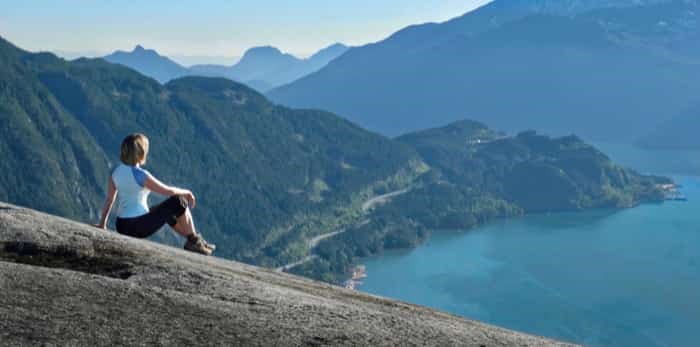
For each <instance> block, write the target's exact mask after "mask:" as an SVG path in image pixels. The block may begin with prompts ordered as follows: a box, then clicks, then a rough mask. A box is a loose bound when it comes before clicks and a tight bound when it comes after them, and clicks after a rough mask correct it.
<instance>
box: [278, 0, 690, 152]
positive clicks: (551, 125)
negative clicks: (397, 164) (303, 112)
mask: <svg viewBox="0 0 700 347" xmlns="http://www.w3.org/2000/svg"><path fill="white" fill-rule="evenodd" d="M513 3H515V4H517V3H518V2H514V1H511V2H506V1H496V2H493V3H490V4H488V5H485V6H483V7H482V8H479V9H477V10H475V11H472V12H469V13H467V14H465V15H464V16H461V17H457V18H455V19H452V20H450V21H447V22H444V23H432V24H425V25H422V26H421V25H417V26H411V27H408V28H405V29H403V30H400V31H398V32H397V33H395V34H393V35H391V36H390V37H389V38H387V39H385V40H383V41H380V42H377V43H373V44H369V45H366V46H362V47H356V48H352V49H350V50H349V51H348V52H347V53H346V54H344V55H343V56H341V57H340V58H338V59H336V60H334V61H332V62H331V63H329V64H328V65H327V66H325V67H324V68H323V69H321V70H319V71H317V72H316V73H314V74H311V75H308V76H306V77H304V78H301V79H299V80H297V81H295V82H293V83H291V84H289V85H285V86H282V87H278V88H275V89H273V90H271V91H270V92H268V93H267V95H268V97H270V98H271V99H272V100H274V101H275V102H279V103H282V104H287V105H291V106H295V107H304V108H308V107H313V108H323V109H328V110H332V111H334V112H336V113H337V114H340V115H342V116H344V117H346V118H348V119H351V120H353V121H355V122H357V123H358V124H360V125H362V126H364V127H366V128H368V129H370V130H373V131H377V132H380V133H383V134H385V135H390V136H396V135H399V134H402V133H406V132H410V131H413V130H418V129H423V128H429V127H434V126H438V125H440V124H445V123H449V122H450V121H452V120H456V119H459V118H464V115H474V116H472V117H469V118H476V119H477V120H480V121H484V122H487V123H489V125H491V126H494V127H496V128H498V129H503V130H506V131H509V132H515V131H519V130H521V129H523V128H537V129H540V130H542V131H545V132H547V133H550V134H553V135H564V134H568V133H571V132H573V131H574V130H575V131H576V132H577V133H578V134H580V135H582V136H585V137H587V138H590V139H596V140H606V139H607V140H611V139H615V140H622V141H631V140H634V139H636V138H637V137H638V136H640V135H641V134H644V133H646V132H648V131H649V130H650V129H653V128H654V127H655V126H656V125H658V124H659V123H661V122H663V121H664V120H665V118H666V117H668V116H667V115H668V114H672V113H675V112H678V111H680V110H682V109H684V108H686V107H687V106H688V104H689V103H690V102H694V101H695V99H696V98H695V97H693V96H692V95H691V93H689V92H688V91H689V90H691V89H693V88H694V87H695V86H696V85H697V86H698V87H700V85H698V80H699V78H700V76H697V69H696V68H695V66H696V65H697V64H698V63H700V50H697V49H693V48H692V47H695V46H696V45H693V44H692V42H696V40H695V38H697V37H700V27H698V25H697V20H698V19H697V15H696V14H695V13H697V11H696V9H697V1H694V0H693V1H674V0H669V1H659V2H657V1H652V2H644V3H643V6H642V5H639V6H631V7H625V8H623V9H620V8H615V7H603V8H596V9H592V10H587V11H584V12H581V13H577V14H576V15H573V16H569V15H553V14H548V13H541V12H538V11H534V12H532V11H530V12H528V11H526V10H521V8H520V7H517V6H516V7H512V8H510V7H507V6H505V5H504V4H513ZM523 3H524V2H523ZM627 3H629V4H632V3H633V2H627ZM523 8H525V9H527V6H525V7H523ZM499 18H500V19H499ZM501 19H502V20H501ZM525 33H527V36H525ZM553 38H555V39H556V41H552V39H553ZM543 45H544V46H543ZM642 72H643V73H642ZM397 86H400V88H398V87H397ZM533 86H534V87H536V88H533ZM688 86H693V88H689V87H688ZM341 91H342V92H341ZM504 100H507V102H503V101H504ZM640 100H641V101H640ZM642 104H643V105H642ZM621 128H624V129H626V130H627V131H624V132H620V131H616V130H615V129H621Z"/></svg>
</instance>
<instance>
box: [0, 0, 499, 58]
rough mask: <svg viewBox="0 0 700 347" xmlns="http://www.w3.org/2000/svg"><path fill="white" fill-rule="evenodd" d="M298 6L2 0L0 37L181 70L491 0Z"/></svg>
mask: <svg viewBox="0 0 700 347" xmlns="http://www.w3.org/2000/svg"><path fill="white" fill-rule="evenodd" d="M302 2H303V4H300V3H295V4H278V3H273V2H271V1H265V0H263V1H258V2H256V3H254V4H240V3H232V2H226V1H223V0H210V1H206V2H204V4H202V3H197V4H196V5H194V4H185V3H184V2H181V1H176V2H166V1H165V0H154V1H149V2H148V3H144V4H140V3H139V4H138V6H136V5H134V4H128V5H125V4H123V3H114V2H109V1H106V0H98V1H90V0H57V1H53V2H52V3H51V4H50V5H47V4H46V3H40V2H37V1H27V2H21V3H18V2H11V3H10V1H9V0H0V4H2V5H4V6H3V8H4V9H5V10H4V11H3V12H2V13H0V36H3V37H5V38H6V39H8V40H10V41H11V42H13V43H15V44H17V45H19V46H20V47H21V48H23V49H27V50H30V51H51V52H55V53H57V54H59V55H61V56H64V57H67V58H73V57H78V56H88V57H91V56H93V57H94V56H102V55H106V54H109V53H111V52H113V51H115V50H124V51H131V50H132V49H133V48H134V47H135V46H136V45H137V44H140V45H142V46H144V47H145V48H149V49H155V50H156V51H158V52H159V53H160V54H162V55H165V56H168V57H170V58H172V59H173V60H175V61H177V62H178V63H180V64H183V65H192V64H212V63H216V64H233V63H235V62H236V61H237V60H238V59H239V58H240V57H241V56H242V55H243V53H244V52H245V50H247V49H248V48H251V47H255V46H264V45H271V46H275V47H277V48H279V49H280V50H282V51H284V52H286V53H290V54H294V55H295V56H298V57H308V56H309V55H311V54H313V53H314V52H316V51H318V50H319V49H322V48H324V47H326V46H328V45H331V44H333V43H336V42H340V43H343V44H346V45H350V46H356V45H363V44H367V43H371V42H376V41H380V40H382V39H384V38H386V37H387V36H389V35H391V34H392V33H394V32H396V31H398V30H400V29H401V28H404V27H406V26H408V25H412V24H419V23H425V22H442V21H445V20H449V19H451V18H454V17H457V16H460V15H462V14H464V13H466V12H469V11H471V10H473V9H474V8H477V7H478V6H481V5H483V4H485V3H488V2H489V0H466V1H458V0H447V1H443V2H442V3H441V4H439V5H434V4H428V3H424V2H421V1H418V0H408V1H401V2H399V1H398V0H385V1H383V2H382V3H381V4H377V3H375V2H372V3H371V4H372V6H369V3H363V2H358V1H352V2H351V1H343V2H334V3H333V4H328V3H325V2H321V1H319V0H303V1H302ZM76 7H79V8H76ZM86 29H89V30H86ZM47 33H50V35H47Z"/></svg>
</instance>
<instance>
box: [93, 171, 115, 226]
mask: <svg viewBox="0 0 700 347" xmlns="http://www.w3.org/2000/svg"><path fill="white" fill-rule="evenodd" d="M116 197H117V187H116V186H115V185H114V181H113V180H112V177H110V178H109V187H108V188H107V198H106V199H105V204H104V206H103V207H102V218H100V223H99V224H96V225H95V226H96V227H98V228H100V229H105V228H106V227H107V220H109V213H110V212H111V211H112V206H113V205H114V199H115V198H116Z"/></svg>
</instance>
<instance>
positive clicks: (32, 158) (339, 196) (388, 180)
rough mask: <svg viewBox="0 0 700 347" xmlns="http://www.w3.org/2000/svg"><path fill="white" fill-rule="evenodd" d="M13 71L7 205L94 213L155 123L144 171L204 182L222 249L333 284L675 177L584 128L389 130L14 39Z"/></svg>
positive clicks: (7, 117)
mask: <svg viewBox="0 0 700 347" xmlns="http://www.w3.org/2000/svg"><path fill="white" fill-rule="evenodd" d="M0 71H2V75H0V117H1V118H0V135H2V136H1V137H0V154H2V157H3V159H4V160H3V161H2V162H0V200H1V201H8V202H11V203H15V204H20V205H24V206H28V207H32V208H36V209H39V210H42V211H45V212H50V213H55V214H58V215H61V216H65V217H68V218H72V219H76V220H79V221H83V222H91V221H95V220H96V218H97V217H98V216H97V214H98V213H99V212H98V208H99V207H100V206H101V203H102V199H103V198H104V194H105V191H104V190H105V189H106V187H107V181H108V176H109V174H110V172H111V169H112V168H114V167H115V165H116V164H117V163H118V148H119V144H120V142H121V140H122V138H123V137H124V136H125V135H126V134H129V133H131V132H144V133H146V134H148V136H149V137H150V139H151V148H152V150H151V154H150V157H149V162H148V164H147V166H146V168H147V169H149V170H150V171H151V172H152V173H154V174H155V175H156V176H157V177H159V178H160V179H162V180H163V181H165V182H167V183H171V184H175V185H179V186H184V187H187V188H191V189H192V190H193V191H194V192H195V194H196V195H197V196H198V204H197V208H196V209H195V210H194V214H195V217H196V220H197V225H198V226H199V228H200V230H201V231H202V232H204V233H205V234H206V235H207V238H208V239H211V241H213V242H215V243H217V244H218V245H219V247H218V249H217V255H219V256H221V257H225V258H230V259H235V260H241V261H245V262H248V263H253V264H258V265H263V266H268V267H281V268H283V269H286V270H291V271H294V272H297V273H300V274H304V275H307V276H312V277H316V278H321V279H323V280H326V281H329V282H339V281H340V279H342V278H343V277H344V276H346V275H347V273H348V271H349V269H350V267H351V266H352V264H353V263H354V262H355V261H356V259H357V257H362V256H366V255H370V254H375V253H377V252H380V251H381V250H382V249H384V248H397V247H410V246H414V245H416V244H418V243H419V242H421V241H422V240H424V239H425V238H426V237H427V235H428V230H431V229H441V228H470V227H473V226H475V225H478V224H480V223H483V222H486V221H490V220H493V219H495V218H499V217H508V216H514V215H520V214H523V213H528V212H544V211H560V210H566V211H569V210H580V209H585V208H593V207H627V206H632V205H634V204H636V203H638V202H642V201H659V200H661V199H663V192H662V190H661V189H660V188H659V187H657V184H658V183H665V182H668V181H667V180H665V179H662V178H656V177H646V176H641V175H639V174H637V173H635V172H632V171H630V170H625V169H622V168H619V167H617V166H615V165H614V164H613V163H612V162H611V161H610V159H608V158H607V157H606V156H605V155H603V154H602V153H600V152H599V151H597V150H595V149H594V148H593V147H591V146H589V145H587V144H585V143H583V141H581V140H580V139H579V138H577V137H574V136H571V137H566V138H559V139H551V138H549V137H545V136H539V135H537V134H535V133H534V132H525V133H521V134H519V135H518V136H515V137H507V136H505V135H503V134H501V133H498V132H494V131H492V130H490V129H488V128H487V127H486V126H484V125H482V124H480V123H477V122H473V121H462V122H458V123H454V124H451V125H449V126H447V127H444V128H437V129H431V130H426V131H422V132H417V133H412V134H408V135H405V136H402V137H399V138H398V139H389V138H386V137H383V136H380V135H377V134H374V133H371V132H368V131H365V130H363V129H361V128H359V127H357V126H355V125H354V124H352V123H350V122H348V121H346V120H343V119H342V118H340V117H338V116H335V115H333V114H331V113H328V112H324V111H316V110H292V109H289V108H286V107H283V106H278V105H274V104H272V103H270V102H269V101H268V100H267V99H265V97H264V96H262V95H261V94H259V93H257V92H255V91H253V90H252V89H250V88H248V87H246V86H244V85H241V84H238V83H235V82H232V81H230V80H226V79H221V78H203V77H185V78H181V79H177V80H174V81H171V82H169V83H167V84H166V85H161V84H159V83H157V82H156V81H154V80H153V79H150V78H147V77H145V76H142V75H140V74H138V73H136V72H135V71H133V70H130V69H128V68H126V67H123V66H119V65H113V64H109V63H107V62H105V61H104V60H101V59H96V60H87V59H82V60H77V61H72V62H67V61H65V60H62V59H59V58H57V57H55V56H54V55H52V54H48V53H39V54H33V53H27V52H25V51H23V50H20V49H18V48H16V47H14V46H13V45H11V44H10V43H9V42H7V41H0ZM316 246H318V247H316ZM290 264H292V265H294V264H296V265H298V266H289V265H290ZM285 265H287V267H285Z"/></svg>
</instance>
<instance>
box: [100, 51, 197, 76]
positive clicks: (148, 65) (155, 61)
mask: <svg viewBox="0 0 700 347" xmlns="http://www.w3.org/2000/svg"><path fill="white" fill-rule="evenodd" d="M104 59H105V60H107V61H108V62H110V63H114V64H121V65H124V66H127V67H130V68H132V69H134V70H136V71H138V72H140V73H142V74H144V75H146V76H149V77H152V78H155V79H156V80H157V81H158V82H160V83H165V82H167V81H170V80H172V79H176V78H180V77H182V76H186V75H188V74H189V71H188V70H187V68H185V67H183V66H180V65H179V64H178V63H176V62H174V61H172V60H170V59H169V58H167V57H164V56H162V55H160V54H158V52H156V51H154V50H152V49H144V48H143V47H141V46H140V45H137V46H136V47H135V48H134V50H133V51H131V52H124V51H116V52H114V53H112V54H110V55H108V56H105V57H104Z"/></svg>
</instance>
